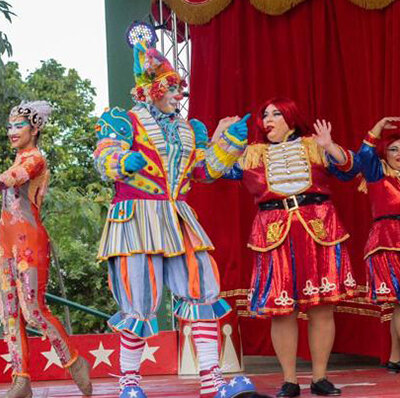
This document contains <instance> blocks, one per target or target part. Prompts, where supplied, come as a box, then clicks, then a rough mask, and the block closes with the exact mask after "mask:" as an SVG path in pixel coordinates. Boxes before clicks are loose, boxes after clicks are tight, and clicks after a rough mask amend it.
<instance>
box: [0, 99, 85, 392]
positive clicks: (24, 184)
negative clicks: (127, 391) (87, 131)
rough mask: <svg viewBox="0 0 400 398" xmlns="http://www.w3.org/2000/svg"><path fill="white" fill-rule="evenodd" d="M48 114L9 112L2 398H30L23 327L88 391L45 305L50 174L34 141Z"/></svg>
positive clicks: (0, 179) (1, 268) (0, 278)
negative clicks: (11, 155) (6, 360)
mask: <svg viewBox="0 0 400 398" xmlns="http://www.w3.org/2000/svg"><path fill="white" fill-rule="evenodd" d="M50 113H51V108H50V106H49V104H48V103H47V102H45V101H34V102H22V103H21V104H20V105H19V106H16V107H14V108H13V109H12V110H11V113H10V117H9V123H8V126H7V132H8V137H9V140H10V143H11V146H12V147H13V148H14V149H17V157H16V159H15V162H14V164H13V165H12V166H11V167H10V168H9V169H8V170H7V171H5V172H4V173H2V174H0V191H1V193H2V196H3V203H2V211H1V220H0V283H1V294H0V297H1V300H0V311H1V312H0V316H1V320H2V323H3V329H4V336H5V339H6V341H7V345H8V350H9V353H10V355H11V365H12V369H13V384H12V387H11V389H10V390H9V391H8V392H7V394H6V396H5V397H6V398H26V397H28V398H29V397H32V389H31V385H30V376H29V352H28V340H27V335H26V324H27V323H28V324H29V325H31V326H33V327H35V328H36V329H38V330H40V331H41V332H42V333H43V334H44V335H45V336H46V337H48V338H49V340H50V342H51V344H52V346H53V347H54V349H55V351H56V352H57V355H58V356H59V358H60V361H61V363H62V364H63V365H64V367H65V368H67V369H68V370H69V371H70V373H71V376H72V377H73V379H74V381H75V382H76V383H77V385H78V387H79V388H80V390H81V391H82V392H83V393H84V394H85V395H90V394H91V391H92V387H91V383H90V379H89V369H90V366H89V364H88V363H87V362H86V360H85V359H83V358H82V357H80V356H78V353H77V351H76V350H75V349H74V348H73V347H71V345H70V342H69V339H68V336H67V334H66V332H65V330H64V327H63V326H62V325H61V323H60V322H59V320H58V319H57V318H55V317H54V316H53V315H52V314H51V312H50V310H49V309H48V308H47V306H46V304H45V297H44V295H45V292H46V285H47V281H48V275H49V265H50V243H49V237H48V235H47V232H46V230H45V228H44V226H43V225H42V223H41V220H40V206H41V203H42V200H43V197H44V194H45V192H46V188H47V183H48V180H49V171H48V169H47V165H46V160H45V158H44V157H43V155H42V154H41V153H40V151H39V149H38V148H37V141H38V138H39V135H40V132H41V130H42V128H43V127H44V125H45V124H46V122H47V119H48V117H49V115H50Z"/></svg>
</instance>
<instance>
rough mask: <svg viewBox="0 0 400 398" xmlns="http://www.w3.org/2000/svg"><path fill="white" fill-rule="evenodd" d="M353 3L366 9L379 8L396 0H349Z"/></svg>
mask: <svg viewBox="0 0 400 398" xmlns="http://www.w3.org/2000/svg"><path fill="white" fill-rule="evenodd" d="M350 1H351V2H352V3H353V4H355V5H357V6H359V7H362V8H366V9H367V10H380V9H382V8H385V7H387V6H389V5H390V4H392V3H393V2H394V1H396V0H350Z"/></svg>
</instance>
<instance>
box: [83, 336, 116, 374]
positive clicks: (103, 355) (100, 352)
mask: <svg viewBox="0 0 400 398" xmlns="http://www.w3.org/2000/svg"><path fill="white" fill-rule="evenodd" d="M114 351H115V350H106V349H105V348H104V346H103V342H102V341H100V344H99V348H98V349H97V350H92V351H89V352H90V353H91V354H92V355H93V356H94V357H95V358H96V360H95V361H94V365H93V369H94V368H95V367H96V366H98V365H100V364H101V363H105V364H106V365H108V366H111V362H110V358H109V357H110V355H111V354H112V353H113V352H114Z"/></svg>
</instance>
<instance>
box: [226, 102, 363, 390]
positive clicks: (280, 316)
mask: <svg viewBox="0 0 400 398" xmlns="http://www.w3.org/2000/svg"><path fill="white" fill-rule="evenodd" d="M257 126H258V133H257V134H258V137H257V141H258V142H256V143H253V144H251V145H249V146H248V148H247V150H246V152H245V154H244V156H243V158H242V159H241V161H240V162H239V164H237V165H236V166H235V167H234V169H233V172H232V173H231V175H230V177H232V178H243V181H244V184H245V185H246V186H247V188H248V189H249V191H250V192H251V193H252V194H253V195H254V198H255V203H256V204H257V205H258V207H259V211H258V213H257V215H256V217H255V219H254V222H253V227H252V231H251V235H250V240H249V243H248V246H249V247H250V248H251V249H252V250H253V251H254V268H253V275H252V282H251V294H250V296H251V297H250V303H249V305H250V311H251V312H252V313H253V314H254V315H255V316H257V317H272V329H271V338H272V343H273V346H274V349H275V352H276V355H277V356H278V359H279V362H280V364H281V366H282V368H283V376H284V383H283V385H282V387H281V389H280V391H279V392H278V395H277V396H278V397H296V396H298V395H300V387H299V384H298V383H297V377H296V352H297V341H298V326H297V315H298V313H299V311H301V312H305V313H307V315H308V317H309V344H310V351H311V356H312V371H313V381H312V384H311V391H312V393H314V394H318V395H340V393H341V391H340V390H339V389H338V388H335V386H334V385H333V384H332V383H331V382H330V381H328V380H327V379H326V367H327V362H328V358H329V355H330V352H331V348H332V344H333V340H334V335H335V323H334V318H333V309H334V305H335V304H336V303H337V302H339V301H340V300H342V299H345V298H347V297H351V296H353V295H354V293H355V291H356V282H355V280H354V278H353V273H352V270H351V266H350V261H349V256H348V252H347V249H346V245H345V243H344V241H345V240H346V239H347V238H348V237H349V235H348V234H347V233H346V231H345V229H344V228H343V226H342V224H341V222H340V221H339V219H338V216H337V214H336V210H335V208H334V206H333V204H332V202H331V200H330V194H331V190H330V187H329V180H330V178H331V175H332V174H333V175H335V176H336V177H338V178H340V179H342V180H347V179H350V178H352V170H353V154H352V153H350V152H349V151H347V150H345V149H343V148H341V147H339V146H338V145H336V144H335V143H334V142H332V139H331V135H330V132H331V126H330V123H326V122H325V121H319V120H317V122H316V123H315V124H314V128H315V134H314V135H313V136H307V135H308V134H309V129H308V127H307V123H306V122H305V120H304V117H303V115H302V114H301V113H300V112H299V110H298V108H297V106H296V104H295V103H294V102H293V101H292V100H290V99H287V98H273V99H270V100H269V101H267V102H265V103H264V104H263V106H262V107H261V108H260V110H259V112H258V113H257Z"/></svg>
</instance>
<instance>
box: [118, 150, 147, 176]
mask: <svg viewBox="0 0 400 398" xmlns="http://www.w3.org/2000/svg"><path fill="white" fill-rule="evenodd" d="M146 164H147V162H146V160H145V158H144V157H143V155H142V154H141V153H140V152H132V153H130V154H129V155H128V156H127V157H126V158H124V159H123V168H124V169H125V171H126V172H128V173H135V172H136V171H139V170H140V169H143V167H144V166H146Z"/></svg>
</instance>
